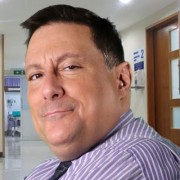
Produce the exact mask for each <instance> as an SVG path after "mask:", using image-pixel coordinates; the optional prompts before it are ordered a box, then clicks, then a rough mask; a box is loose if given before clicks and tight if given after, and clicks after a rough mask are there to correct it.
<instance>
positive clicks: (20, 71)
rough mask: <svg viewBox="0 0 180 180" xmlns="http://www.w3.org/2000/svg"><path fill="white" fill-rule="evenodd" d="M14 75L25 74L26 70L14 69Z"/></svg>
mask: <svg viewBox="0 0 180 180" xmlns="http://www.w3.org/2000/svg"><path fill="white" fill-rule="evenodd" d="M14 75H25V71H24V70H22V69H21V70H14Z"/></svg>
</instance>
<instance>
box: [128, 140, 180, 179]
mask: <svg viewBox="0 0 180 180" xmlns="http://www.w3.org/2000/svg"><path fill="white" fill-rule="evenodd" d="M127 151H128V152H129V153H131V154H132V156H133V157H134V158H135V160H136V161H137V163H138V164H139V167H140V168H141V170H142V172H143V174H144V176H145V177H149V179H178V178H179V177H180V156H179V154H180V149H179V147H175V146H174V144H172V143H170V142H166V140H164V141H162V140H161V141H159V140H158V139H144V140H141V141H139V143H136V144H134V145H133V146H132V147H131V148H129V149H128V150H127Z"/></svg>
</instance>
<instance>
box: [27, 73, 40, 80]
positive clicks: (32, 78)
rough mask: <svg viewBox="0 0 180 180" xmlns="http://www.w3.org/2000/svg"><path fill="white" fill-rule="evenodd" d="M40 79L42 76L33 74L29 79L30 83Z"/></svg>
mask: <svg viewBox="0 0 180 180" xmlns="http://www.w3.org/2000/svg"><path fill="white" fill-rule="evenodd" d="M40 77H42V74H33V75H31V76H30V77H29V79H28V80H29V81H33V80H36V79H39V78H40Z"/></svg>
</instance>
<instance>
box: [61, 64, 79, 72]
mask: <svg viewBox="0 0 180 180" xmlns="http://www.w3.org/2000/svg"><path fill="white" fill-rule="evenodd" d="M80 68H81V67H80V66H77V65H70V66H67V67H65V68H64V70H66V71H71V70H77V69H80Z"/></svg>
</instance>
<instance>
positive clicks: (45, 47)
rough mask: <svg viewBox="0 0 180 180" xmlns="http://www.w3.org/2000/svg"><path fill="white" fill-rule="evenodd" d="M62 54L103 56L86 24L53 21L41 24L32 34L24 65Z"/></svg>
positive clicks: (45, 60) (96, 57) (90, 56)
mask: <svg viewBox="0 0 180 180" xmlns="http://www.w3.org/2000/svg"><path fill="white" fill-rule="evenodd" d="M64 54H76V55H78V56H80V57H82V58H84V59H87V58H91V59H98V57H101V58H103V55H102V53H101V51H100V50H99V49H97V47H96V45H95V43H94V41H93V40H92V33H91V30H90V28H89V27H88V26H85V25H78V24H73V23H71V24H69V23H53V24H49V25H45V26H42V27H41V28H39V29H38V30H37V31H35V33H34V34H33V36H32V38H31V40H30V42H29V46H28V49H27V53H26V66H27V65H28V64H32V63H41V62H47V60H55V59H57V58H59V57H61V56H62V57H63V56H64ZM37 60H38V62H37Z"/></svg>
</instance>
